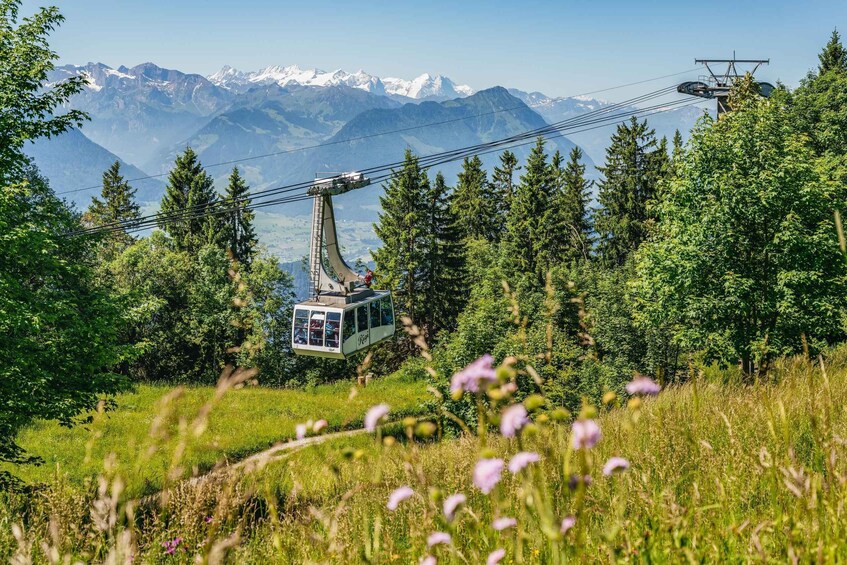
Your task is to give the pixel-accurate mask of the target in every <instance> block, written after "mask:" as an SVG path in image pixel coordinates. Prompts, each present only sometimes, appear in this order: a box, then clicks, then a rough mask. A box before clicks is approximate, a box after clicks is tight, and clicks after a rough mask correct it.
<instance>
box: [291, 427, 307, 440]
mask: <svg viewBox="0 0 847 565" xmlns="http://www.w3.org/2000/svg"><path fill="white" fill-rule="evenodd" d="M306 431H307V428H306V424H297V425H296V426H294V435H295V436H297V439H303V438H304V437H306Z"/></svg>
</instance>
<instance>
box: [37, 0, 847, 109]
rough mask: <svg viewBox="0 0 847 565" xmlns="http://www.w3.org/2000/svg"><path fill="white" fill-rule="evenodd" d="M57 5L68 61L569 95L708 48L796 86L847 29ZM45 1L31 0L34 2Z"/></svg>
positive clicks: (812, 4)
mask: <svg viewBox="0 0 847 565" xmlns="http://www.w3.org/2000/svg"><path fill="white" fill-rule="evenodd" d="M54 3H58V5H59V7H60V8H61V9H62V12H63V13H64V14H65V16H66V17H67V21H66V22H65V24H64V25H63V26H62V27H61V28H60V29H59V30H57V31H56V32H54V35H53V40H52V46H53V47H54V49H56V50H57V51H58V52H59V54H60V57H61V61H62V62H63V63H77V64H79V63H85V62H88V61H99V62H103V63H106V64H108V65H111V66H118V65H121V64H124V65H127V66H132V65H135V64H138V63H142V62H146V61H152V62H154V63H156V64H158V65H161V66H164V67H168V68H177V69H180V70H182V71H186V72H197V73H201V74H210V73H212V72H214V71H216V70H218V69H219V68H220V67H221V66H222V65H224V64H229V65H232V66H234V67H236V68H240V69H242V70H255V69H258V68H261V67H264V66H268V65H272V64H281V65H290V64H298V65H300V66H301V67H304V68H309V67H318V68H321V69H324V70H332V69H335V68H343V69H345V70H347V71H351V72H352V71H355V70H358V69H360V68H361V69H364V70H365V71H367V72H369V73H371V74H375V75H378V76H399V77H402V78H413V77H415V76H417V75H419V74H421V73H424V72H429V73H440V74H444V75H447V76H449V77H450V78H452V79H454V80H455V81H457V82H459V83H465V84H469V85H470V86H472V87H474V88H475V89H481V88H486V87H489V86H493V85H496V84H501V85H504V86H510V87H517V88H521V89H524V90H539V91H541V92H544V93H545V94H548V95H557V96H566V95H574V94H579V93H582V92H586V91H591V90H595V89H600V88H604V87H608V86H612V85H618V84H623V83H628V82H632V81H637V80H639V79H642V78H649V77H655V76H659V75H664V74H669V73H674V72H678V71H683V70H686V69H690V68H693V67H694V64H693V61H694V58H695V57H725V56H729V55H731V54H732V51H733V50H735V51H736V54H737V55H738V56H739V57H743V58H759V57H763V58H770V59H771V65H770V66H769V67H765V68H763V69H762V70H761V71H760V73H759V74H758V75H757V76H758V77H759V78H760V79H761V80H770V81H775V80H777V79H781V80H782V81H783V82H785V83H786V84H788V85H789V86H794V85H796V84H797V82H798V81H799V79H800V78H801V77H802V76H803V75H804V74H805V73H806V71H807V70H808V69H809V68H811V67H813V66H814V65H816V63H817V57H816V55H817V53H818V52H819V50H820V48H821V47H822V46H823V44H824V43H825V42H826V40H827V39H828V37H829V34H830V32H831V31H832V29H833V27H840V28H841V29H842V30H843V32H844V33H847V1H844V0H840V1H835V0H830V1H814V0H812V1H808V2H797V1H787V0H773V1H769V2H761V1H744V0H735V1H732V2H725V1H715V2H710V3H707V2H697V3H693V2H685V0H678V1H675V2H667V1H653V2H651V1H649V0H642V1H632V2H630V1H601V0H598V1H594V2H590V1H586V0H582V1H580V2H571V1H562V2H552V1H551V2H541V1H535V0H523V1H520V2H517V1H515V2H503V1H489V2H482V1H465V0H451V1H443V0H430V1H425V2H421V1H418V2H405V1H400V0H394V1H374V2H367V3H365V2H354V1H319V0H314V1H302V2H286V1H279V0H276V1H274V0H241V1H238V0H230V1H226V2H224V1H217V0H206V1H202V2H200V1H195V0H145V1H144V2H139V1H133V2H130V1H128V0H70V1H58V2H57V0H54ZM43 4H44V2H41V1H39V2H37V1H33V0H24V3H23V5H24V12H25V13H31V12H32V11H33V10H34V9H35V8H36V7H37V6H39V5H43ZM694 74H695V75H696V73H694ZM683 78H685V77H683ZM691 78H695V77H691ZM669 80H670V82H673V81H674V80H675V79H669ZM630 90H631V91H632V92H631V93H632V94H635V93H637V92H642V91H643V90H644V87H643V86H641V87H633V88H632V89H630ZM626 93H627V91H626V90H624V91H623V92H620V93H619V94H618V93H615V94H609V95H608V96H605V97H607V98H609V99H616V98H618V97H619V96H623V95H624V94H626Z"/></svg>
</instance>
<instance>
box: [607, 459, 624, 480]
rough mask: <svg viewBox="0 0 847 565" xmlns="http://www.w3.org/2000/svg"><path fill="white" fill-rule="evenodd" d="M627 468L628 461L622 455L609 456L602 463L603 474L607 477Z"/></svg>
mask: <svg viewBox="0 0 847 565" xmlns="http://www.w3.org/2000/svg"><path fill="white" fill-rule="evenodd" d="M627 469H629V461H627V460H626V459H624V458H623V457H610V458H609V460H608V461H606V464H605V465H603V474H604V475H606V476H607V477H608V476H610V475H614V474H615V473H619V472H622V471H626V470H627Z"/></svg>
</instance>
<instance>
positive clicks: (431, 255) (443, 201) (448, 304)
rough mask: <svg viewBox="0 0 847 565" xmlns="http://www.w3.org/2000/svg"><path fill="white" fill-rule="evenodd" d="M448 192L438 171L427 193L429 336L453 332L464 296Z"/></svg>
mask: <svg viewBox="0 0 847 565" xmlns="http://www.w3.org/2000/svg"><path fill="white" fill-rule="evenodd" d="M449 191H450V189H449V188H448V187H447V185H446V184H445V182H444V175H442V174H441V173H440V172H439V173H438V174H437V175H436V176H435V182H434V183H433V185H432V188H431V189H430V190H429V191H428V193H427V195H426V197H427V202H426V206H427V213H428V218H427V219H426V223H427V225H428V227H429V230H428V231H429V233H428V234H427V238H426V239H427V241H426V244H425V246H424V253H425V255H424V261H423V265H422V279H423V280H422V291H423V293H424V295H425V296H426V305H427V314H426V318H427V319H426V321H425V322H426V329H427V331H428V333H429V334H430V335H435V334H436V333H438V332H439V331H441V330H453V329H455V327H456V323H457V320H458V316H459V313H460V312H461V311H462V309H463V308H464V305H465V302H466V300H467V297H468V292H467V291H466V288H465V287H466V284H467V273H466V265H465V248H464V243H463V233H462V230H461V228H460V227H459V223H458V219H457V218H456V216H455V214H454V210H455V207H454V206H453V205H452V202H451V200H452V198H453V197H452V195H451V194H450V193H449Z"/></svg>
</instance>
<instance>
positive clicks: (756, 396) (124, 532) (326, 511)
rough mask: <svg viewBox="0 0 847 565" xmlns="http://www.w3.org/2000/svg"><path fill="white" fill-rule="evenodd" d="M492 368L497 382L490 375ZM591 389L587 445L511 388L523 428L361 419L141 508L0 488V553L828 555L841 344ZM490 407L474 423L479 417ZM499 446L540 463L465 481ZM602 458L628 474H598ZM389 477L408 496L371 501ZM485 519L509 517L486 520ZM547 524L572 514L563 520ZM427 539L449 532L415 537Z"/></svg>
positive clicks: (503, 372)
mask: <svg viewBox="0 0 847 565" xmlns="http://www.w3.org/2000/svg"><path fill="white" fill-rule="evenodd" d="M498 375H499V377H500V378H501V379H505V382H508V380H509V379H510V378H511V375H510V374H509V369H508V367H507V368H501V369H499V371H498ZM502 382H504V381H498V385H497V386H500V384H499V383H502ZM606 400H607V402H608V403H607V405H605V406H602V407H597V408H593V407H585V408H584V409H583V412H582V413H581V414H579V415H577V417H578V418H579V419H580V420H581V421H586V420H588V419H594V420H595V421H596V423H597V424H598V426H599V428H600V429H601V430H602V439H600V441H599V442H598V443H597V444H596V446H594V447H591V448H587V449H574V448H573V445H572V440H573V437H572V428H571V424H570V423H569V422H568V421H561V417H562V416H563V414H561V412H556V411H553V410H548V407H546V406H545V405H544V404H543V403H542V402H540V401H539V399H531V400H528V401H527V402H526V404H527V406H528V408H530V410H529V413H530V416H531V419H532V423H531V424H529V425H526V426H524V427H523V428H522V429H521V430H520V432H519V433H518V434H517V435H516V437H514V438H505V437H502V436H501V435H499V434H490V433H484V434H482V435H478V436H465V437H461V438H458V439H456V440H452V441H443V442H438V443H436V442H434V441H432V434H433V433H434V430H433V428H432V427H431V426H427V425H424V424H422V423H421V422H418V421H415V420H409V421H408V422H406V423H405V424H401V428H402V429H404V434H401V437H400V441H398V440H397V439H395V438H394V437H393V436H389V435H387V434H384V433H382V432H384V431H386V430H385V429H380V431H378V432H377V433H376V434H374V435H367V436H358V437H351V438H343V439H340V440H334V441H331V442H326V443H324V444H321V445H313V446H308V447H302V448H299V449H295V450H289V451H286V452H284V453H277V454H275V455H273V456H270V455H269V456H268V457H266V458H262V457H259V458H258V459H256V464H254V465H251V466H250V467H249V468H248V467H242V468H239V469H238V471H237V472H232V473H216V474H213V475H211V476H210V477H208V478H207V479H206V480H198V481H193V482H179V483H174V484H172V485H171V486H170V488H168V489H166V491H165V492H166V496H163V497H159V498H157V499H155V501H153V502H151V501H149V500H141V501H133V499H132V497H128V496H126V495H125V494H124V493H123V492H122V488H121V484H122V481H121V479H120V476H119V473H118V472H117V471H116V469H115V468H114V467H109V466H108V465H107V467H106V469H105V470H104V471H103V473H102V474H101V477H100V480H99V485H98V487H97V489H96V490H95V491H94V492H80V491H79V490H77V489H75V488H72V486H70V485H68V484H67V483H66V482H63V481H62V480H59V481H57V482H55V483H54V484H52V485H51V486H50V487H49V488H45V489H41V490H38V491H36V492H35V493H30V494H24V495H21V494H12V495H5V498H4V500H3V503H2V504H0V508H2V509H0V552H2V554H3V555H10V556H17V557H15V558H17V559H19V560H21V562H25V561H24V560H25V559H29V558H32V559H33V560H35V561H44V562H47V561H50V560H51V556H53V557H57V558H59V557H61V556H64V555H68V556H72V557H74V558H78V559H82V560H85V561H88V560H104V561H109V560H111V561H112V562H128V561H129V560H130V559H134V562H139V561H142V562H174V563H176V562H184V563H187V562H197V560H198V559H199V561H200V562H204V561H205V562H222V561H229V562H237V563H267V562H284V563H312V562H373V563H392V562H397V563H409V562H417V561H418V560H419V559H424V558H427V559H428V558H430V557H431V558H434V559H437V560H438V562H445V563H447V562H450V563H485V562H486V561H487V560H488V559H489V556H490V555H491V554H492V552H495V551H497V550H498V549H502V550H504V553H505V557H504V559H503V562H549V563H556V562H567V561H570V560H580V561H590V562H597V561H609V560H617V561H625V562H626V561H632V562H636V561H638V562H651V561H655V562H667V561H674V562H677V561H701V562H727V561H729V562H738V561H760V560H761V561H775V562H786V561H804V562H808V561H817V562H838V561H842V560H844V559H847V544H844V542H843V540H844V539H847V526H846V525H845V516H844V512H845V501H847V492H845V482H847V462H846V461H845V457H847V453H845V439H844V438H847V414H845V410H844V406H847V348H844V347H842V348H839V349H836V350H834V351H833V352H831V354H830V355H829V358H828V361H827V362H826V363H825V364H824V365H823V366H821V365H820V364H818V363H813V362H809V361H807V360H805V359H802V358H796V359H787V360H783V361H781V362H780V363H779V364H777V366H776V368H775V369H774V370H773V371H772V372H771V376H770V378H769V380H768V381H767V382H764V381H763V382H757V383H754V384H747V385H745V384H740V383H738V382H736V381H734V380H733V379H731V378H726V375H722V374H721V373H720V372H719V371H716V370H712V371H711V372H710V374H709V375H708V376H705V375H704V374H703V373H701V374H699V375H696V376H695V378H693V380H692V381H691V382H690V383H689V384H686V385H684V386H680V387H677V388H670V389H667V390H664V391H663V392H662V393H661V394H660V395H659V396H658V397H656V398H647V399H643V400H642V399H640V398H638V399H634V400H630V401H629V402H627V403H625V404H624V403H623V402H622V401H621V400H619V399H614V398H611V396H609V397H607V398H606ZM507 404H508V403H507V402H506V401H502V402H501V404H500V406H499V407H498V408H496V409H495V410H493V411H487V410H486V411H484V413H483V414H482V415H483V418H488V419H489V422H490V423H491V424H492V425H495V424H496V420H497V418H498V417H499V413H500V408H503V407H505V406H506V405H507ZM320 408H321V407H318V409H317V410H316V412H315V413H314V414H312V415H311V417H312V418H319V417H321V416H322V415H324V413H325V412H324V411H322V410H321V409H320ZM595 413H596V414H595ZM486 432H487V431H486ZM404 437H405V439H404ZM518 451H525V452H534V453H537V454H538V455H539V456H540V461H539V462H537V463H530V464H529V465H528V466H527V467H526V468H525V469H524V470H522V471H520V472H518V473H516V474H513V473H511V472H510V471H508V470H504V471H503V473H502V480H500V481H499V483H498V484H497V485H496V487H495V488H494V489H493V490H492V491H491V492H490V493H489V494H484V493H483V492H481V491H480V489H479V488H478V486H476V485H475V483H474V480H473V472H474V468H475V466H476V465H477V463H478V461H479V460H480V459H481V458H489V459H496V458H502V459H503V460H504V461H505V462H506V463H508V462H509V460H510V459H511V458H512V456H513V455H514V454H515V453H516V452H518ZM613 456H618V457H623V458H625V459H626V460H627V461H628V462H629V465H630V466H629V469H628V470H624V471H622V472H618V473H616V474H614V475H611V476H606V475H604V474H603V472H602V467H603V465H604V463H605V462H606V461H607V460H608V459H609V458H611V457H613ZM585 476H588V477H590V479H582V480H576V477H585ZM401 486H408V487H410V488H411V489H412V491H413V492H414V494H413V495H412V496H411V497H410V498H408V499H406V500H403V501H402V502H400V503H399V504H398V506H397V508H396V509H395V510H393V511H392V510H389V509H388V508H387V507H386V504H387V502H388V500H389V497H390V495H391V493H392V492H394V491H395V490H396V489H398V488H399V487H401ZM454 493H462V494H464V495H465V496H466V498H467V500H466V502H465V504H463V505H461V506H460V507H459V509H458V510H457V512H456V515H455V517H454V518H453V520H452V521H450V520H448V518H447V516H445V513H444V508H443V502H444V499H445V498H446V497H447V496H448V495H451V494H454ZM505 517H510V518H514V519H515V520H516V525H515V526H514V527H511V528H507V529H504V530H502V531H497V530H495V529H494V528H493V527H492V524H493V523H494V521H495V520H496V519H497V518H505ZM565 518H573V519H574V525H573V527H570V528H566V529H565V531H563V527H562V526H563V519H565ZM13 524H14V525H15V528H16V529H15V532H17V533H16V535H13V534H12V525H13ZM568 524H569V522H565V525H568ZM434 532H443V533H447V534H450V540H451V541H450V543H449V544H437V545H434V546H433V547H431V548H428V547H427V540H428V539H429V538H430V536H431V535H432V534H433V533H434ZM16 536H17V537H16ZM496 556H497V554H495V555H494V557H496Z"/></svg>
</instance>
